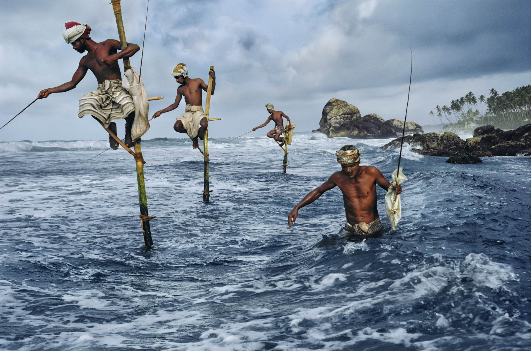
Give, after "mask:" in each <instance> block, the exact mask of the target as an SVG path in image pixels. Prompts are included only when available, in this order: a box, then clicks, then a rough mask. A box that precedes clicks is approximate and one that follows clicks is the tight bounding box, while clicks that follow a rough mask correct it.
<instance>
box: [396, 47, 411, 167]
mask: <svg viewBox="0 0 531 351" xmlns="http://www.w3.org/2000/svg"><path fill="white" fill-rule="evenodd" d="M412 75H413V51H411V71H410V72H409V88H408V91H407V103H406V115H405V117H404V126H403V128H402V140H401V141H400V154H399V155H398V167H397V169H398V172H400V160H401V159H402V145H403V144H404V135H405V132H406V119H407V108H408V107H409V93H410V92H411V76H412ZM397 176H398V173H397Z"/></svg>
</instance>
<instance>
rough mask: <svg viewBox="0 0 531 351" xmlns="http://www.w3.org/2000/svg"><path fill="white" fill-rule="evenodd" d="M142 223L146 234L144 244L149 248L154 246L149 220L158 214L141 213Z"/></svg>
mask: <svg viewBox="0 0 531 351" xmlns="http://www.w3.org/2000/svg"><path fill="white" fill-rule="evenodd" d="M139 217H140V224H141V225H142V232H143V234H144V245H145V246H146V248H147V249H151V248H152V247H153V239H152V238H151V227H150V225H149V221H150V220H152V219H153V218H156V216H153V217H151V216H145V215H140V216H139Z"/></svg>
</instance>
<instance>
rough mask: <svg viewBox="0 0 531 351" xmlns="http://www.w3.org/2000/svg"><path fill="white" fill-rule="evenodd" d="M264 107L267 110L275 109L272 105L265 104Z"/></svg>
mask: <svg viewBox="0 0 531 351" xmlns="http://www.w3.org/2000/svg"><path fill="white" fill-rule="evenodd" d="M265 107H266V108H267V109H268V110H274V109H275V106H273V104H266V105H265Z"/></svg>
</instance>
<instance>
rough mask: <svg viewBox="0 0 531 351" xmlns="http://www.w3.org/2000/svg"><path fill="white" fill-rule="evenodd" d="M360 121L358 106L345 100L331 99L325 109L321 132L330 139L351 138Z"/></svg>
mask: <svg viewBox="0 0 531 351" xmlns="http://www.w3.org/2000/svg"><path fill="white" fill-rule="evenodd" d="M359 119H361V114H360V110H358V108H357V107H356V106H354V105H351V104H349V103H348V102H346V101H343V100H339V99H330V100H329V101H328V102H327V103H326V105H325V107H324V108H323V113H322V117H321V120H320V121H319V131H320V132H322V133H324V134H326V135H327V136H329V137H336V136H351V135H352V130H353V129H354V125H355V124H356V121H358V120H359Z"/></svg>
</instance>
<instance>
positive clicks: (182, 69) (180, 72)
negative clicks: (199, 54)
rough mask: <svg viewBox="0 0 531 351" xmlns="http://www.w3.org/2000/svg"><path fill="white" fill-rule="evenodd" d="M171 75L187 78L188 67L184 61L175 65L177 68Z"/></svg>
mask: <svg viewBox="0 0 531 351" xmlns="http://www.w3.org/2000/svg"><path fill="white" fill-rule="evenodd" d="M171 75H172V76H174V77H175V78H177V77H179V76H183V78H186V77H188V68H187V67H186V65H185V64H184V63H179V64H178V65H177V66H175V68H174V69H173V71H172V72H171Z"/></svg>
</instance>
